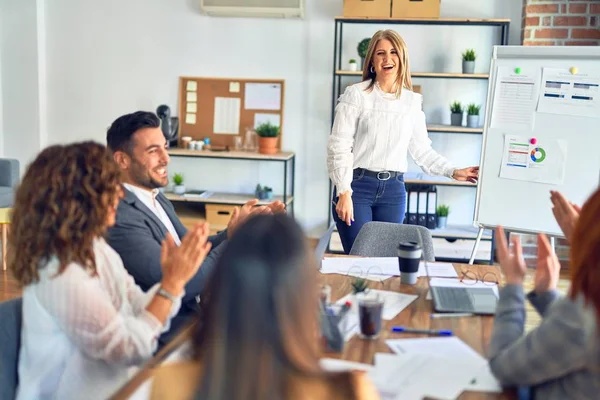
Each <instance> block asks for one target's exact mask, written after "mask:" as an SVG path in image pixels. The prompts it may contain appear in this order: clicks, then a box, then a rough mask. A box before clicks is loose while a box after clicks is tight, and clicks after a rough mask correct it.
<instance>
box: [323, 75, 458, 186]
mask: <svg viewBox="0 0 600 400" xmlns="http://www.w3.org/2000/svg"><path fill="white" fill-rule="evenodd" d="M369 82H370V81H364V82H360V83H357V84H354V85H351V86H349V87H348V88H346V90H345V91H344V93H343V94H342V95H341V96H340V98H339V102H338V105H337V106H336V109H335V119H334V122H333V128H332V132H331V135H330V136H329V141H328V145H327V168H328V170H329V177H330V179H331V180H332V182H333V183H334V185H335V186H336V189H337V193H338V194H339V193H344V192H350V193H352V189H351V187H350V185H351V183H352V171H353V170H354V169H355V168H364V169H368V170H371V171H398V172H406V170H407V168H408V159H407V152H408V153H410V155H411V157H412V158H413V160H414V161H415V163H416V164H417V165H418V166H419V167H421V169H422V170H423V171H424V172H425V173H427V174H429V175H440V176H447V177H449V178H451V177H452V174H453V172H454V167H453V166H452V164H450V163H449V162H448V160H446V159H445V158H444V157H442V156H441V155H439V154H438V153H437V152H436V151H435V150H433V149H432V148H431V139H429V136H428V134H427V127H426V125H425V113H424V112H423V110H422V107H421V105H422V99H423V97H422V96H421V95H420V94H418V93H415V92H412V91H410V90H408V89H403V90H402V94H401V95H400V97H399V98H398V97H396V95H395V94H390V93H385V92H383V91H382V90H381V89H380V88H379V87H378V85H374V86H373V89H372V90H371V91H365V89H366V88H367V87H368V85H369Z"/></svg>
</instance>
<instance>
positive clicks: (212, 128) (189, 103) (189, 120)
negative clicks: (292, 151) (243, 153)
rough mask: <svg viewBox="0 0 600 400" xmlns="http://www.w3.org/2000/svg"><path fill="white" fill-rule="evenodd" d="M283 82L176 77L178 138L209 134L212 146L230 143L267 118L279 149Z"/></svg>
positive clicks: (281, 129)
mask: <svg viewBox="0 0 600 400" xmlns="http://www.w3.org/2000/svg"><path fill="white" fill-rule="evenodd" d="M284 94H285V83H284V81H283V80H281V79H239V78H206V77H189V76H186V77H180V78H179V127H180V128H179V140H180V146H181V138H182V137H183V136H190V137H191V138H192V140H203V139H204V138H209V139H210V142H211V145H212V146H214V147H224V146H229V147H230V148H233V147H234V138H235V137H241V138H242V141H243V140H244V138H245V135H246V128H256V126H258V125H259V124H260V123H263V122H266V121H269V122H271V123H272V124H275V125H278V126H279V129H280V138H279V140H278V141H277V143H278V147H279V149H281V143H282V136H283V109H284V97H285V96H284Z"/></svg>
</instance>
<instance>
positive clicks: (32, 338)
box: [17, 239, 181, 400]
mask: <svg viewBox="0 0 600 400" xmlns="http://www.w3.org/2000/svg"><path fill="white" fill-rule="evenodd" d="M93 249H94V255H95V259H96V267H97V273H98V274H97V276H91V275H90V274H89V273H88V272H87V271H86V270H84V268H83V267H81V266H80V265H78V264H74V263H72V264H69V265H68V266H67V268H66V269H65V270H64V271H63V272H62V273H61V274H60V275H57V276H55V275H56V273H57V272H58V267H59V262H58V260H57V258H56V257H53V258H52V259H51V260H50V261H49V262H48V263H47V264H46V265H45V266H44V267H43V268H39V269H38V271H39V275H40V280H39V281H38V282H36V283H32V284H30V285H27V286H26V287H25V289H24V290H23V327H22V331H21V340H22V341H21V348H20V351H19V357H20V358H19V382H20V384H19V387H18V392H17V400H34V399H35V400H41V399H106V398H108V397H110V395H112V394H113V393H114V392H115V391H116V390H117V389H118V388H119V387H120V386H121V385H123V384H124V383H125V382H126V381H127V380H128V378H129V374H128V372H131V370H130V367H131V366H133V365H140V364H141V363H142V362H143V361H144V360H148V359H150V358H151V357H152V354H153V352H154V351H155V350H156V346H157V340H158V337H159V336H160V334H161V333H162V332H165V331H167V330H168V329H169V326H170V318H171V317H173V316H174V315H176V314H177V312H178V311H179V308H180V306H181V297H179V298H177V299H176V301H175V302H174V304H173V305H172V308H171V313H170V317H169V319H167V322H166V324H165V325H163V324H161V323H160V321H159V320H158V319H156V317H155V316H154V315H153V314H151V313H149V312H148V311H147V310H146V307H147V305H148V303H149V302H150V300H151V299H152V297H154V294H155V293H156V291H157V290H158V284H157V285H155V286H154V287H152V288H151V289H150V290H149V291H148V292H147V293H144V292H143V291H142V290H141V289H140V288H139V286H137V285H136V284H135V282H134V280H133V278H132V277H131V276H130V275H129V274H128V273H127V271H126V270H125V267H124V266H123V262H122V261H121V258H120V257H119V255H118V254H117V252H116V251H114V250H113V249H112V247H110V246H109V245H108V243H106V241H105V240H104V239H96V240H95V241H94V244H93Z"/></svg>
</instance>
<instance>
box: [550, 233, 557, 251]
mask: <svg viewBox="0 0 600 400" xmlns="http://www.w3.org/2000/svg"><path fill="white" fill-rule="evenodd" d="M555 242H556V241H555V239H554V236H550V246H552V253H554V254H556V248H555V247H554V245H555Z"/></svg>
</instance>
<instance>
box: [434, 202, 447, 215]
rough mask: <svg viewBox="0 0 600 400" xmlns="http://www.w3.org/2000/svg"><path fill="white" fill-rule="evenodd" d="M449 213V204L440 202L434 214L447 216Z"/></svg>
mask: <svg viewBox="0 0 600 400" xmlns="http://www.w3.org/2000/svg"><path fill="white" fill-rule="evenodd" d="M449 213H450V206H447V205H445V204H440V205H439V206H437V209H436V214H437V215H438V217H447V216H448V214H449Z"/></svg>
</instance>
